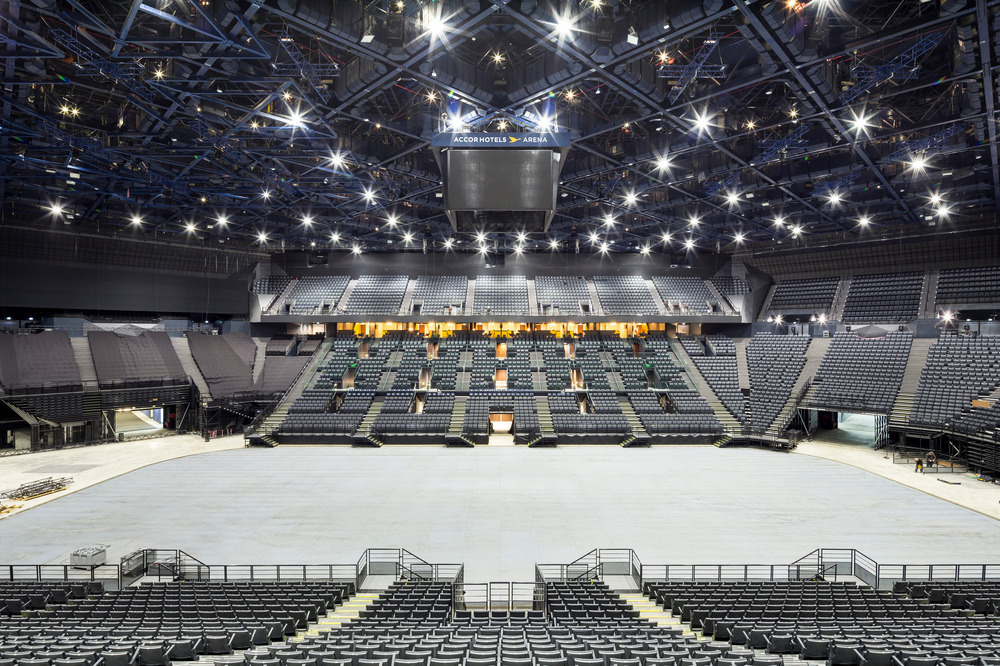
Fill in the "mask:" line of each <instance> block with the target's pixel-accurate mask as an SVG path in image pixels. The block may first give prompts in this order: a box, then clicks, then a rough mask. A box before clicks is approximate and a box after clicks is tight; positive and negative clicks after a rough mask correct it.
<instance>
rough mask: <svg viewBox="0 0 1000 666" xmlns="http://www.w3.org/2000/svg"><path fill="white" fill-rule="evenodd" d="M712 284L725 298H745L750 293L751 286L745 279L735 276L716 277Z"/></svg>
mask: <svg viewBox="0 0 1000 666" xmlns="http://www.w3.org/2000/svg"><path fill="white" fill-rule="evenodd" d="M712 284H714V285H715V288H716V289H718V290H719V291H720V292H722V295H723V296H745V295H746V294H749V293H750V285H749V284H747V281H746V280H744V279H743V278H739V277H736V276H734V275H716V276H715V277H713V278H712Z"/></svg>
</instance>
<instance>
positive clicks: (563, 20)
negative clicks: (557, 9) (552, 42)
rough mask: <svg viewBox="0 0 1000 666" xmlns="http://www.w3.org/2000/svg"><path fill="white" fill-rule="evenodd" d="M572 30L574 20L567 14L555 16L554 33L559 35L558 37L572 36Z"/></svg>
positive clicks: (567, 37) (574, 28)
mask: <svg viewBox="0 0 1000 666" xmlns="http://www.w3.org/2000/svg"><path fill="white" fill-rule="evenodd" d="M574 30H576V21H575V20H574V19H572V18H571V17H570V16H569V15H568V14H562V15H560V16H557V17H556V34H557V35H559V39H569V38H570V37H572V36H573V31H574Z"/></svg>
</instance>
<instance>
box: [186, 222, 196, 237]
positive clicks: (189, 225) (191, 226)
mask: <svg viewBox="0 0 1000 666" xmlns="http://www.w3.org/2000/svg"><path fill="white" fill-rule="evenodd" d="M187 230H188V233H189V234H190V233H194V230H195V226H194V222H188V223H187Z"/></svg>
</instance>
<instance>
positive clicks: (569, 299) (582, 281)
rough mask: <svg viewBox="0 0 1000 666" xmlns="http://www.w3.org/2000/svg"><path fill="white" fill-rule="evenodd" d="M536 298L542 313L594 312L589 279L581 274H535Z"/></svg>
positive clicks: (557, 314) (539, 312)
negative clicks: (588, 283) (588, 284)
mask: <svg viewBox="0 0 1000 666" xmlns="http://www.w3.org/2000/svg"><path fill="white" fill-rule="evenodd" d="M535 298H536V299H537V301H538V314H541V315H554V316H560V315H578V314H592V313H593V311H594V306H593V303H591V298H590V288H589V287H588V286H587V279H586V278H584V277H582V276H580V275H567V276H561V275H560V276H553V275H538V276H535Z"/></svg>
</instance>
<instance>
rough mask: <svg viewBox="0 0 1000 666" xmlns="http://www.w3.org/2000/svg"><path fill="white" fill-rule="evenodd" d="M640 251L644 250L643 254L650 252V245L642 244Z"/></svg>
mask: <svg viewBox="0 0 1000 666" xmlns="http://www.w3.org/2000/svg"><path fill="white" fill-rule="evenodd" d="M639 251H640V252H642V253H643V254H649V246H648V245H643V246H642V247H641V248H640V249H639Z"/></svg>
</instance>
